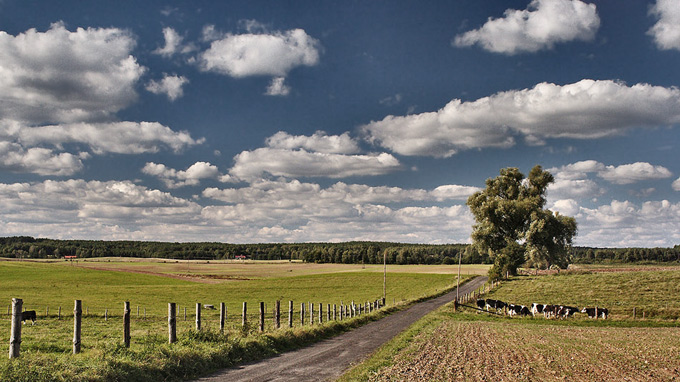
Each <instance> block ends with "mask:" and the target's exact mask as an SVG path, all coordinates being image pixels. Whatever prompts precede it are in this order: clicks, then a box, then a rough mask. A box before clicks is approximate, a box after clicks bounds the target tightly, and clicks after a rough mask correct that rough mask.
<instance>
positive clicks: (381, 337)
mask: <svg viewBox="0 0 680 382" xmlns="http://www.w3.org/2000/svg"><path fill="white" fill-rule="evenodd" d="M486 281H487V277H483V276H479V277H476V278H475V279H473V280H471V281H469V282H467V283H466V284H464V285H461V287H460V293H461V294H465V293H470V292H472V291H474V290H476V289H477V288H479V287H480V286H482V285H483V284H484V283H486ZM455 298H456V291H455V290H454V291H453V292H450V293H447V294H445V295H443V296H441V297H437V298H434V299H431V300H427V301H424V302H421V303H418V304H415V305H413V306H412V307H410V308H408V309H406V310H403V311H400V312H397V313H394V314H391V315H389V316H387V317H385V318H382V319H381V320H378V321H374V322H371V323H369V324H366V325H364V326H362V327H360V328H357V329H354V330H351V331H349V332H347V333H345V334H342V335H339V336H337V337H333V338H330V339H327V340H324V341H320V342H317V343H315V344H313V345H310V346H308V347H305V348H302V349H298V350H295V351H291V352H288V353H284V354H281V355H279V356H277V357H274V358H268V359H265V360H261V361H258V362H254V363H250V364H246V365H241V366H238V367H234V368H229V369H225V370H222V371H220V372H217V373H215V374H213V375H211V376H208V377H205V378H201V379H198V380H197V381H198V382H227V381H228V382H245V381H276V382H280V381H327V380H333V379H336V378H338V377H340V376H341V375H342V374H343V373H344V372H345V371H347V369H349V367H350V366H351V365H353V364H357V363H359V362H361V361H362V360H364V359H365V358H366V357H367V356H368V355H370V354H371V353H373V352H374V351H375V350H376V349H378V348H379V347H380V346H381V345H383V344H384V343H385V342H387V341H389V340H390V339H392V338H393V337H394V336H396V335H397V334H399V333H400V332H402V331H403V330H405V329H406V328H408V327H409V326H410V325H411V324H413V323H415V322H416V321H418V320H419V319H421V318H422V317H423V316H425V315H426V314H427V313H429V312H431V311H433V310H434V309H437V308H439V307H440V306H442V305H444V304H447V303H449V302H452V301H453V300H454V299H455Z"/></svg>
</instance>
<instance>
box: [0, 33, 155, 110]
mask: <svg viewBox="0 0 680 382" xmlns="http://www.w3.org/2000/svg"><path fill="white" fill-rule="evenodd" d="M134 46H135V40H134V38H133V37H132V36H131V34H130V33H129V32H126V31H124V30H121V29H117V28H87V29H83V28H77V29H76V30H75V31H74V32H70V31H68V30H67V29H66V27H65V26H64V25H63V24H62V23H56V24H52V26H51V27H50V29H49V30H47V31H46V32H38V31H37V30H35V29H29V30H28V31H26V32H24V33H20V34H18V35H17V36H12V35H10V34H8V33H6V32H2V31H0V99H1V100H2V102H0V116H1V117H2V118H4V119H12V120H20V121H27V122H30V123H61V122H80V121H87V120H96V119H102V118H108V117H109V116H110V115H111V114H112V113H115V112H117V111H118V110H121V109H123V108H124V107H126V106H128V105H129V104H130V103H131V102H133V101H134V100H135V99H136V98H137V93H136V92H135V83H136V82H137V81H138V79H139V78H140V76H141V75H142V74H143V73H144V70H145V69H144V67H142V66H140V65H139V64H138V63H137V61H136V59H135V57H133V56H132V55H131V51H132V48H133V47H134Z"/></svg>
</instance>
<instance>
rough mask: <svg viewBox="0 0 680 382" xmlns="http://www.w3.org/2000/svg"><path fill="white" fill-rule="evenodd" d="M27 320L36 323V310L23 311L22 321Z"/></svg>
mask: <svg viewBox="0 0 680 382" xmlns="http://www.w3.org/2000/svg"><path fill="white" fill-rule="evenodd" d="M26 320H31V321H32V325H35V320H36V314H35V310H26V311H24V312H23V313H21V322H25V321H26Z"/></svg>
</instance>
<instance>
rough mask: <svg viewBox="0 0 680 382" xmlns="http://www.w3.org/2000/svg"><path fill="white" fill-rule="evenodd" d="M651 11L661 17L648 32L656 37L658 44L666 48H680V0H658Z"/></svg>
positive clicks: (661, 47)
mask: <svg viewBox="0 0 680 382" xmlns="http://www.w3.org/2000/svg"><path fill="white" fill-rule="evenodd" d="M650 13H651V14H653V15H655V16H656V17H658V18H659V21H657V23H656V24H654V26H653V27H652V28H651V29H650V30H649V31H648V32H647V33H648V34H649V35H651V36H652V37H653V38H654V42H655V43H656V46H657V47H659V49H664V50H669V49H677V50H680V1H678V0H657V2H656V4H654V6H653V7H652V9H651V11H650Z"/></svg>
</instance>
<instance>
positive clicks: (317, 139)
mask: <svg viewBox="0 0 680 382" xmlns="http://www.w3.org/2000/svg"><path fill="white" fill-rule="evenodd" d="M266 144H267V146H268V147H271V148H275V149H286V150H296V149H305V150H307V151H314V152H318V153H326V154H356V153H359V152H360V151H361V149H360V148H359V144H358V143H357V141H356V140H355V139H353V138H351V137H350V136H349V133H347V132H346V133H343V134H341V135H328V134H326V133H325V132H323V131H317V132H315V133H314V134H313V135H311V136H307V135H290V134H288V133H286V132H285V131H279V132H278V133H276V134H274V135H272V136H271V137H269V138H267V140H266Z"/></svg>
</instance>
